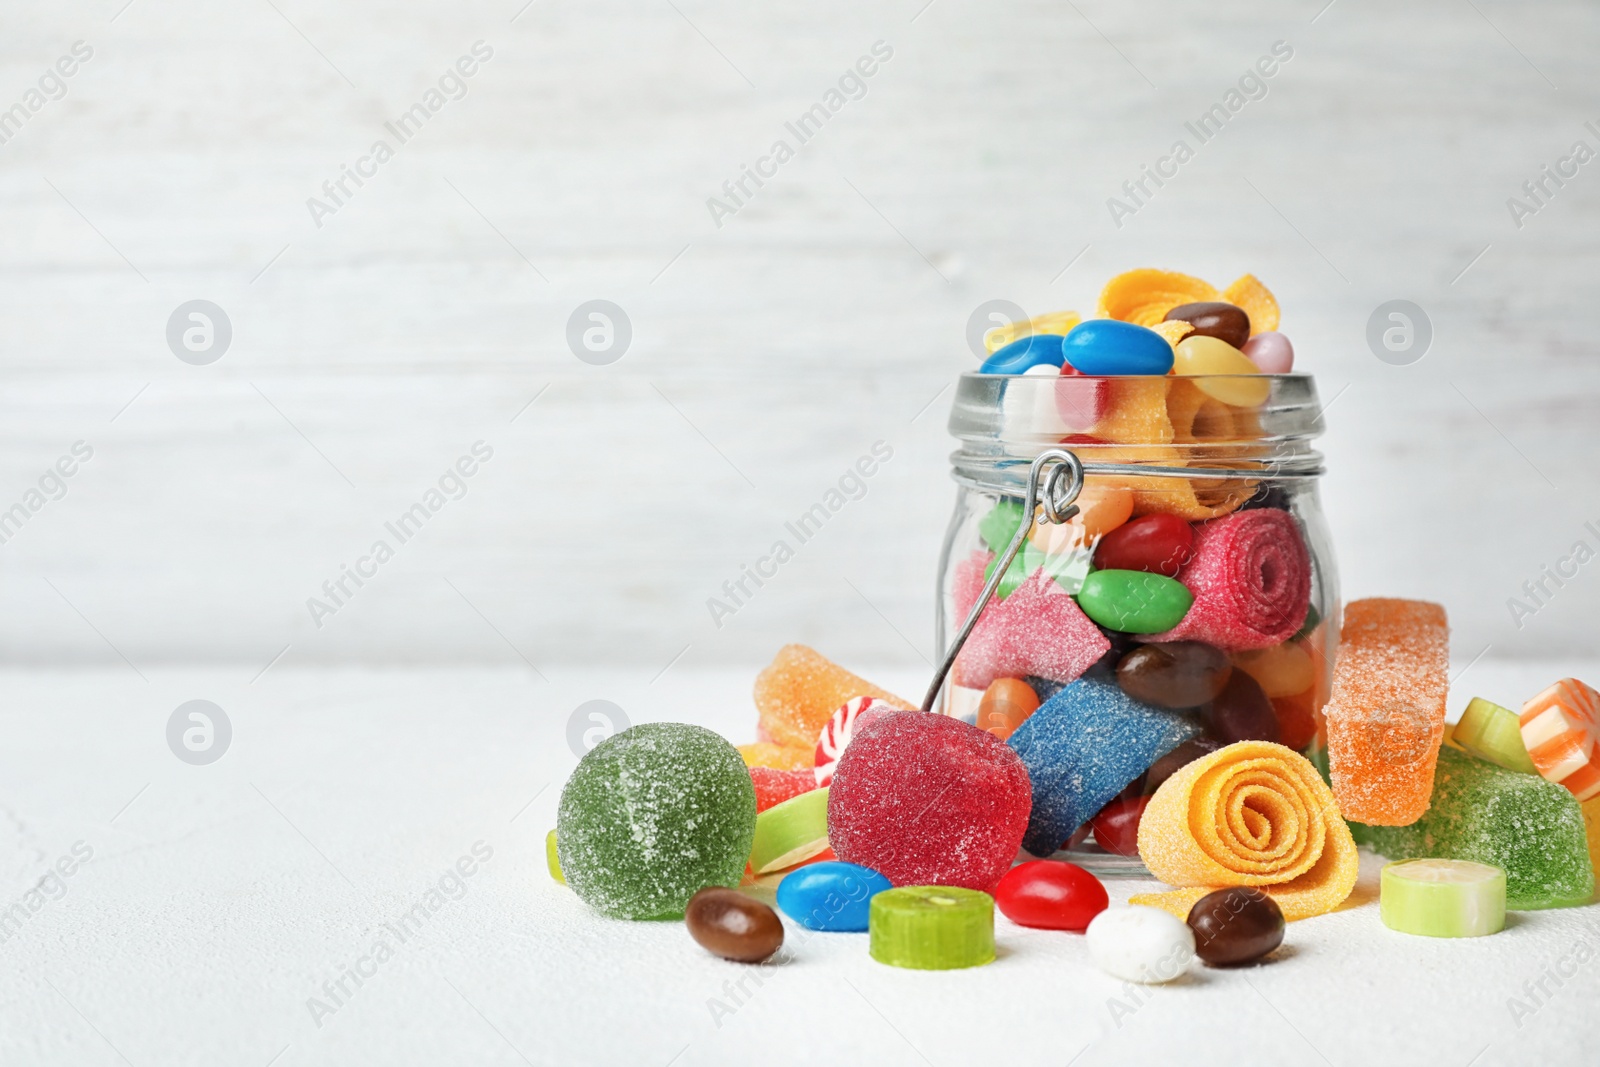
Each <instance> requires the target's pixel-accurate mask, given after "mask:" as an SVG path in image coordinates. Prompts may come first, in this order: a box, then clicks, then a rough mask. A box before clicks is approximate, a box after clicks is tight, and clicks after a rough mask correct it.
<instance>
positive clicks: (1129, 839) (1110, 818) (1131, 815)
mask: <svg viewBox="0 0 1600 1067" xmlns="http://www.w3.org/2000/svg"><path fill="white" fill-rule="evenodd" d="M1149 803H1150V798H1149V797H1133V798H1131V799H1122V800H1113V801H1112V802H1111V803H1109V804H1107V805H1106V806H1105V807H1103V808H1101V809H1100V813H1099V814H1098V815H1096V816H1095V817H1094V818H1092V819H1090V820H1089V826H1090V828H1091V829H1092V830H1094V840H1095V844H1097V845H1099V846H1100V847H1101V848H1103V849H1105V850H1106V851H1107V852H1110V853H1112V854H1113V855H1117V856H1137V855H1138V854H1139V820H1140V819H1142V818H1143V817H1144V809H1145V808H1146V806H1148V805H1149Z"/></svg>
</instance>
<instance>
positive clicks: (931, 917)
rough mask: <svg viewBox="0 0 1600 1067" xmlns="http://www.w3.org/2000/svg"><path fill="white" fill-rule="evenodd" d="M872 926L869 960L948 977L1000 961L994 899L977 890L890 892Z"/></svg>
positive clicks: (877, 904) (876, 906)
mask: <svg viewBox="0 0 1600 1067" xmlns="http://www.w3.org/2000/svg"><path fill="white" fill-rule="evenodd" d="M919 714H920V713H919ZM868 922H869V927H870V932H869V938H870V941H869V948H868V952H869V954H870V955H871V956H872V958H873V959H875V960H877V961H878V962H879V963H886V964H888V965H889V966H891V967H909V968H912V969H914V970H920V971H947V970H954V969H956V968H960V967H978V966H981V965H983V964H985V963H991V962H993V961H994V898H993V897H991V896H989V894H987V893H983V892H980V891H978V890H976V889H962V888H957V887H952V886H944V885H911V886H900V887H899V888H896V889H890V890H887V891H885V892H882V893H879V894H878V895H877V896H875V897H873V898H872V905H871V915H870V918H869V920H868Z"/></svg>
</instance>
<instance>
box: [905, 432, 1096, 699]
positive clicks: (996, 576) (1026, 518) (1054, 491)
mask: <svg viewBox="0 0 1600 1067" xmlns="http://www.w3.org/2000/svg"><path fill="white" fill-rule="evenodd" d="M1083 476H1084V466H1083V461H1082V460H1080V459H1078V457H1077V455H1076V454H1075V453H1073V452H1069V451H1068V450H1067V449H1064V448H1050V449H1046V450H1045V451H1043V452H1040V453H1039V455H1038V456H1036V457H1034V460H1033V463H1032V464H1031V465H1030V466H1029V468H1028V490H1027V495H1026V497H1025V498H1024V502H1023V506H1022V515H1023V520H1022V522H1020V523H1018V524H1017V532H1016V534H1015V535H1014V536H1013V537H1012V538H1011V544H1009V545H1007V546H1006V550H1005V552H1004V553H1002V554H1001V555H1000V557H999V558H998V559H997V560H996V563H995V567H994V570H993V572H992V573H991V574H990V575H989V580H988V581H987V582H986V583H984V586H983V592H981V593H979V594H978V599H977V601H976V602H975V603H974V604H973V605H972V610H971V611H969V612H968V613H967V618H966V621H965V622H963V623H962V624H961V629H960V631H959V632H958V633H957V634H956V638H955V640H954V641H952V642H951V644H950V648H949V650H948V651H946V652H945V654H944V660H943V662H941V663H940V664H939V670H938V671H937V672H936V673H935V674H934V676H933V682H932V684H931V685H929V686H928V692H927V695H926V696H924V697H923V698H922V710H923V711H932V710H933V705H934V703H935V701H937V700H938V699H939V690H940V689H942V688H943V687H944V681H945V678H946V677H947V676H948V675H949V674H950V668H951V667H952V666H953V665H954V664H955V661H956V656H957V655H959V654H960V652H961V646H962V645H964V644H966V643H967V638H968V637H970V636H971V635H972V630H973V628H974V627H975V626H977V625H978V617H979V616H980V615H982V614H983V609H984V608H985V607H987V606H988V603H989V599H990V598H991V597H993V596H994V592H995V590H996V589H998V588H1000V580H1001V579H1002V578H1004V577H1005V573H1006V571H1007V569H1009V568H1010V566H1011V561H1012V560H1014V559H1016V558H1017V553H1018V552H1020V551H1021V550H1022V543H1023V542H1024V541H1026V540H1027V539H1028V534H1029V532H1030V528H1031V527H1032V526H1033V525H1034V523H1035V522H1037V523H1038V525H1040V526H1046V525H1055V524H1059V523H1064V522H1070V521H1071V520H1072V517H1073V516H1075V515H1076V514H1078V505H1077V504H1076V503H1074V501H1076V500H1077V499H1078V494H1079V493H1081V492H1083ZM1041 490H1042V492H1041ZM1035 512H1038V515H1037V518H1035V515H1034V513H1035Z"/></svg>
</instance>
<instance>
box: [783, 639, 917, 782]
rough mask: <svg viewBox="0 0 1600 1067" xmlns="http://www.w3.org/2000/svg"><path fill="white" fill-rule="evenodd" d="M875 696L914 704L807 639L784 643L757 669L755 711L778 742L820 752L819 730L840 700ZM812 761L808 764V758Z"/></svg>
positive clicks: (905, 705)
mask: <svg viewBox="0 0 1600 1067" xmlns="http://www.w3.org/2000/svg"><path fill="white" fill-rule="evenodd" d="M860 696H868V697H877V698H878V699H879V700H884V701H888V702H889V703H890V704H893V705H894V706H895V707H897V708H914V707H916V705H915V704H912V703H910V702H909V701H907V700H905V699H904V698H902V697H897V696H895V695H894V694H893V693H891V692H889V691H888V690H887V689H879V688H878V687H877V686H875V685H873V684H872V683H871V682H869V681H867V680H866V679H864V678H860V677H857V676H856V675H854V674H851V673H850V672H849V671H847V670H845V669H844V668H843V667H841V666H839V665H838V664H836V663H834V662H833V661H832V660H830V659H828V658H827V657H826V656H824V655H822V653H820V652H818V651H817V650H816V649H813V648H808V647H806V646H805V645H785V646H784V647H783V648H781V649H779V650H778V654H777V655H776V656H775V657H773V660H772V662H771V663H770V664H768V665H767V667H766V668H765V669H763V670H762V672H761V673H760V674H758V675H756V686H755V700H756V711H757V712H758V713H760V716H761V727H762V730H763V731H764V732H765V734H766V736H768V737H770V738H771V739H772V740H773V741H776V742H777V743H778V744H780V745H789V746H796V747H801V748H804V749H805V750H806V752H807V754H808V755H809V756H812V757H814V755H815V752H816V744H817V735H818V734H820V733H821V732H822V728H823V727H824V726H826V725H827V722H828V719H829V718H830V717H831V716H832V715H833V713H834V712H835V711H837V710H839V706H840V705H841V704H843V703H844V702H845V701H847V700H849V699H850V698H852V697H860ZM808 765H809V764H808Z"/></svg>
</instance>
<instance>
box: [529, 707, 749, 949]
mask: <svg viewBox="0 0 1600 1067" xmlns="http://www.w3.org/2000/svg"><path fill="white" fill-rule="evenodd" d="M755 830H756V791H755V786H753V785H752V784H751V782H750V772H749V771H748V770H746V769H745V765H744V760H743V759H742V758H740V756H739V753H738V751H737V750H736V749H735V748H734V747H733V746H732V745H730V744H728V742H727V741H724V740H723V739H722V738H721V737H719V736H717V735H716V734H714V733H712V732H711V731H710V730H707V729H704V728H703V727H699V726H691V725H689V724H687V723H676V722H655V723H642V724H640V725H638V726H635V727H632V728H631V729H628V730H624V731H623V732H622V733H620V734H616V735H614V736H612V737H609V738H607V739H606V740H604V741H602V742H600V743H599V744H598V745H596V746H595V747H594V748H593V749H592V750H590V752H589V754H588V755H587V756H584V757H583V760H582V761H581V762H580V763H579V764H578V766H577V769H576V770H574V771H573V772H572V777H571V778H569V779H567V785H566V788H564V789H563V790H562V791H561V807H560V809H559V811H558V813H557V815H556V849H557V851H558V853H559V855H560V861H561V873H562V874H563V875H565V877H566V880H567V885H569V886H571V887H572V890H573V892H575V893H577V894H578V896H579V897H580V898H582V900H583V901H584V903H586V904H588V905H589V906H590V907H592V908H594V909H595V910H596V911H598V912H600V913H601V914H603V915H609V916H611V917H613V918H617V919H681V918H682V917H683V912H684V908H685V906H686V905H687V904H688V903H689V898H690V897H692V896H694V894H695V893H696V892H697V891H699V890H701V889H704V888H705V887H706V886H725V887H728V888H732V887H733V886H736V885H738V884H739V879H740V878H741V877H742V876H743V874H744V865H745V860H746V859H748V858H749V856H750V844H751V840H752V839H753V838H754V836H755Z"/></svg>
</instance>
